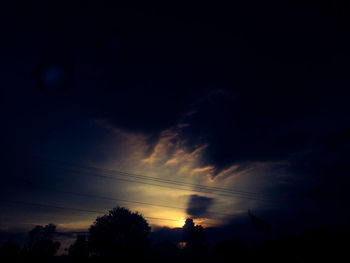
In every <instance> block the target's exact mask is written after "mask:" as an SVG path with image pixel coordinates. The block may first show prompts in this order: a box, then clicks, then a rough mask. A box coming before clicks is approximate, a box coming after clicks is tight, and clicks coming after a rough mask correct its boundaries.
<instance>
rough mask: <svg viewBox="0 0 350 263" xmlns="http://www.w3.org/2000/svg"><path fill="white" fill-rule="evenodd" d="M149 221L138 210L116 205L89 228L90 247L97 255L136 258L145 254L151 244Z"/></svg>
mask: <svg viewBox="0 0 350 263" xmlns="http://www.w3.org/2000/svg"><path fill="white" fill-rule="evenodd" d="M149 232H150V227H149V226H148V223H147V221H146V220H145V219H144V218H143V217H142V216H141V215H140V214H138V213H137V212H136V213H133V212H131V211H129V210H128V209H126V208H123V207H116V208H114V209H113V210H111V211H109V214H107V215H104V216H102V217H98V218H97V219H96V221H95V222H94V224H93V225H92V226H91V227H90V228H89V239H88V244H89V249H90V251H91V252H92V253H93V254H95V255H100V256H102V257H110V256H113V255H116V254H118V256H122V257H128V258H135V257H142V256H144V255H145V253H146V252H147V250H148V249H149V246H150V240H149V238H148V234H149Z"/></svg>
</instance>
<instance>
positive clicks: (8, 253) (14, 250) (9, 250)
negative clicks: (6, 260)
mask: <svg viewBox="0 0 350 263" xmlns="http://www.w3.org/2000/svg"><path fill="white" fill-rule="evenodd" d="M19 251H20V247H19V246H18V245H17V244H15V243H14V242H13V241H12V239H11V238H9V239H8V240H7V241H6V242H5V243H4V244H3V245H2V247H1V249H0V255H1V257H17V256H18V255H19Z"/></svg>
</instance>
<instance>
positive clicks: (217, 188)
mask: <svg viewBox="0 0 350 263" xmlns="http://www.w3.org/2000/svg"><path fill="white" fill-rule="evenodd" d="M35 158H36V159H39V160H42V161H45V162H53V163H57V164H61V165H67V166H71V167H77V168H80V169H86V170H90V171H91V170H93V171H95V172H96V171H97V172H104V174H106V173H107V174H108V173H111V174H112V175H115V174H116V173H117V174H119V175H124V176H129V177H134V178H138V179H145V180H151V181H156V182H162V183H169V184H176V185H182V186H191V187H198V188H202V189H207V190H213V191H222V192H228V193H236V194H245V195H254V196H266V195H262V194H260V193H256V192H248V191H242V190H237V189H228V188H223V187H215V186H205V185H200V184H193V183H185V182H181V181H177V180H170V179H163V178H156V177H151V176H145V175H140V174H134V173H129V172H124V171H119V170H112V169H105V168H97V167H93V166H83V165H78V164H75V163H71V162H67V161H59V160H53V159H48V158H43V157H38V156H35Z"/></svg>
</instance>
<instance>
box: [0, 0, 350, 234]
mask: <svg viewBox="0 0 350 263" xmlns="http://www.w3.org/2000/svg"><path fill="white" fill-rule="evenodd" d="M239 2H241V1H239ZM243 2H245V1H243ZM348 11H349V9H348V6H345V5H342V4H338V3H336V2H334V1H332V2H326V1H317V2H314V3H308V2H305V1H302V2H301V3H298V1H283V3H281V1H272V2H266V1H249V2H246V3H239V4H234V5H231V6H222V5H219V4H218V5H204V4H203V3H201V4H192V5H190V4H186V5H181V4H179V3H178V4H175V3H174V4H173V5H170V4H162V5H159V4H157V5H147V6H142V5H134V6H123V5H118V4H115V3H114V1H96V2H94V1H81V2H80V3H78V2H77V3H74V4H72V3H68V2H65V1H63V2H62V1H50V3H47V1H32V2H30V3H28V2H27V3H22V2H20V1H19V2H17V3H16V4H13V5H11V6H7V7H3V8H1V10H0V20H1V21H0V25H1V26H0V29H1V43H0V57H1V63H0V76H1V78H0V79H1V93H0V96H1V97H0V107H1V122H2V125H1V131H0V136H1V161H2V165H1V166H2V173H1V184H0V187H1V191H0V199H1V200H2V201H1V211H2V212H1V214H0V229H1V230H2V231H3V232H6V231H15V230H18V231H19V229H22V230H23V229H28V228H30V227H31V226H33V225H35V224H46V223H49V222H53V223H56V224H58V226H59V227H60V228H61V229H63V230H65V229H66V230H67V229H68V230H72V229H74V230H76V229H86V227H87V226H88V225H89V224H91V222H92V221H93V220H94V218H96V213H95V214H94V213H90V214H89V212H88V211H85V212H86V213H83V212H84V211H81V212H80V213H79V212H78V211H73V210H72V211H68V210H64V209H61V210H60V209H55V208H53V207H52V206H60V207H64V208H67V207H70V208H76V209H82V210H94V211H102V212H103V211H105V212H106V211H107V210H108V209H111V208H112V207H113V206H115V205H125V206H127V207H129V208H131V209H136V210H138V211H140V212H141V213H143V214H144V215H145V216H148V217H149V221H150V222H151V224H152V225H166V226H170V227H173V226H181V225H182V224H183V222H184V219H185V218H186V217H187V216H192V217H194V218H196V220H197V222H199V223H202V224H203V225H207V226H209V225H210V224H212V225H222V224H225V223H227V222H231V223H232V222H234V220H235V217H239V216H243V215H246V212H247V210H248V209H251V210H252V211H255V212H256V213H257V214H258V215H260V216H262V217H264V218H266V219H267V220H268V221H270V222H271V223H276V222H279V223H280V224H281V225H282V226H283V228H285V230H286V231H287V230H289V231H297V230H298V229H303V228H306V227H309V226H319V225H322V226H328V227H337V228H340V229H348V225H347V222H349V219H350V218H349V216H350V215H349V210H348V202H349V195H348V190H349V184H350V179H349V166H348V156H349V154H348V152H349V149H350V137H349V136H350V125H349V101H348V100H349V95H350V91H349V84H350V80H349V69H350V52H349V46H350V38H349V35H350V34H349V33H350V18H349V16H348ZM92 167H94V168H92ZM95 168H96V169H95ZM97 168H98V169H97ZM106 169H109V170H106ZM111 170H113V171H111ZM116 171H124V172H127V173H128V174H121V173H118V172H116ZM96 174H97V175H99V177H96V176H95V177H94V175H96ZM116 174H117V175H118V176H119V177H120V178H122V179H123V178H124V179H123V180H124V181H123V180H119V181H118V180H114V179H108V178H107V179H106V178H103V176H101V175H104V176H106V175H108V176H115V175H116ZM132 174H134V175H132ZM135 174H137V175H141V177H138V178H137V177H135ZM145 176H146V177H148V179H147V178H145ZM119 177H118V178H119ZM149 177H152V178H153V179H152V180H153V181H152V180H150V179H149ZM130 180H131V181H130ZM132 180H134V181H135V180H136V181H137V182H136V183H135V182H132ZM166 180H168V181H167V182H165V181H166ZM169 180H172V181H173V182H172V183H171V182H170V181H169ZM155 182H156V184H161V186H156V185H154V184H155ZM169 182H170V183H169ZM174 182H175V183H174ZM181 183H182V184H181ZM164 186H165V187H164ZM203 186H206V187H209V188H205V189H204V188H203ZM213 187H216V188H215V189H214V188H213ZM219 188H220V189H219ZM222 188H225V189H226V190H223V189H222ZM227 189H228V190H227ZM63 191H66V192H65V193H64V192H63ZM228 191H231V192H228ZM67 192H73V194H72V193H67ZM247 192H249V193H247ZM79 194H80V196H79ZM87 195H90V197H88V196H87ZM91 195H92V196H95V197H96V196H97V197H111V198H115V199H118V200H111V198H110V199H108V200H107V199H101V198H94V197H91ZM122 200H124V201H122ZM126 201H128V202H129V203H128V202H126ZM140 201H143V202H144V203H148V205H146V204H141V203H137V202H140ZM11 202H12V203H11ZM16 202H17V203H16ZM21 202H22V203H21ZM23 202H27V204H24V203H23ZM132 202H134V203H132ZM28 203H29V204H28ZM33 203H35V204H45V205H47V206H46V207H44V206H35V205H31V204H33ZM152 205H158V206H152ZM50 206H51V207H50ZM174 207H177V208H174ZM176 209H177V210H176ZM224 214H226V215H229V216H226V217H225V216H223V215H224ZM152 217H153V218H163V221H162V220H160V221H157V220H158V219H152ZM164 218H165V219H164ZM230 220H233V221H230Z"/></svg>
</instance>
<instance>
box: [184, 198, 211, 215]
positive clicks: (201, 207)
mask: <svg viewBox="0 0 350 263" xmlns="http://www.w3.org/2000/svg"><path fill="white" fill-rule="evenodd" d="M213 201H214V198H211V197H206V196H199V195H196V194H193V195H191V196H190V199H189V201H188V204H187V209H186V212H187V214H188V215H190V216H192V217H194V218H200V217H204V216H205V215H206V213H207V212H208V209H209V207H210V206H211V205H212V204H213Z"/></svg>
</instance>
